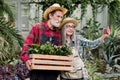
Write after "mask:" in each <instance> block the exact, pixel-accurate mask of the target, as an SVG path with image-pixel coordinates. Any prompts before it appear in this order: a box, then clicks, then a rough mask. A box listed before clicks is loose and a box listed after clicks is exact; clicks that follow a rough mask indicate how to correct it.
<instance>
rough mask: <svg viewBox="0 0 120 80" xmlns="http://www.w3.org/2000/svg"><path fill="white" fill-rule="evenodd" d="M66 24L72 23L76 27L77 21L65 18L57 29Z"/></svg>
mask: <svg viewBox="0 0 120 80" xmlns="http://www.w3.org/2000/svg"><path fill="white" fill-rule="evenodd" d="M66 23H74V24H75V27H77V26H78V21H77V20H75V19H73V18H65V19H63V21H62V23H61V24H60V26H59V29H61V28H62V27H63V26H64V25H65V24H66Z"/></svg>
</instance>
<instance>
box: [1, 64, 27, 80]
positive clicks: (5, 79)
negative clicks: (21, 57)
mask: <svg viewBox="0 0 120 80" xmlns="http://www.w3.org/2000/svg"><path fill="white" fill-rule="evenodd" d="M28 76H29V71H28V69H27V68H26V66H25V64H22V63H17V64H16V65H15V66H13V65H11V64H7V65H4V66H0V80H15V77H17V78H18V79H19V80H25V79H26V78H28Z"/></svg>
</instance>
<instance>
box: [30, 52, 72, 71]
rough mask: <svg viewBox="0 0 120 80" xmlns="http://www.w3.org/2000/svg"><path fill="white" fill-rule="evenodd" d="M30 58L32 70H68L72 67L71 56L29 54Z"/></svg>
mask: <svg viewBox="0 0 120 80" xmlns="http://www.w3.org/2000/svg"><path fill="white" fill-rule="evenodd" d="M30 58H31V61H32V66H31V69H32V70H59V71H70V70H72V68H73V67H72V65H73V57H72V56H57V55H43V54H30Z"/></svg>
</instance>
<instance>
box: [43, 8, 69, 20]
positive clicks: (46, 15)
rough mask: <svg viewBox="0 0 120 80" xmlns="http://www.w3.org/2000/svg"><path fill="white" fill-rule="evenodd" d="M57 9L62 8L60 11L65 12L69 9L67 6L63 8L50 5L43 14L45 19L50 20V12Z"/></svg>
mask: <svg viewBox="0 0 120 80" xmlns="http://www.w3.org/2000/svg"><path fill="white" fill-rule="evenodd" d="M55 10H60V11H62V12H63V14H66V13H67V11H68V10H67V9H66V8H62V7H49V8H47V9H46V10H45V12H44V15H43V17H44V19H45V20H48V15H49V13H50V12H52V11H55Z"/></svg>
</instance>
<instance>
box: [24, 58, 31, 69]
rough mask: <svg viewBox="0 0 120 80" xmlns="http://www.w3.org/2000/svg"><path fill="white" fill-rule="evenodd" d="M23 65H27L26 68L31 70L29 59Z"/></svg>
mask: <svg viewBox="0 0 120 80" xmlns="http://www.w3.org/2000/svg"><path fill="white" fill-rule="evenodd" d="M25 65H26V66H27V68H28V70H31V61H30V60H27V61H26V63H25Z"/></svg>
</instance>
